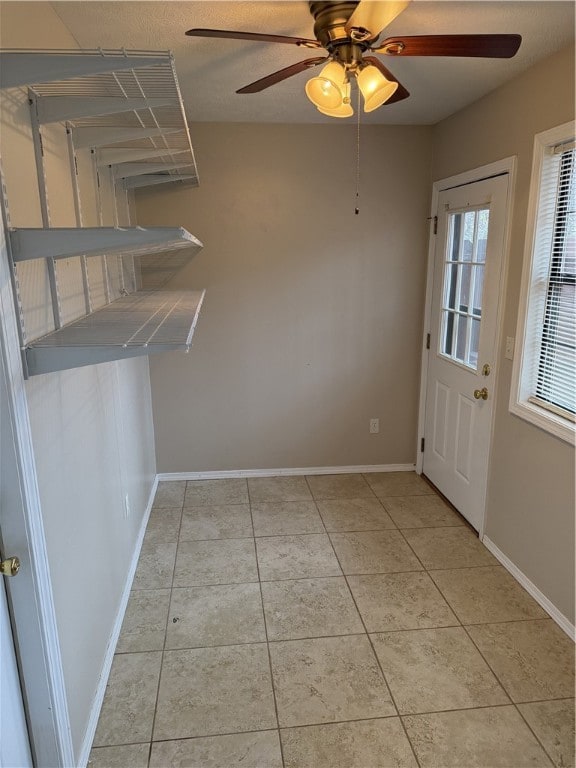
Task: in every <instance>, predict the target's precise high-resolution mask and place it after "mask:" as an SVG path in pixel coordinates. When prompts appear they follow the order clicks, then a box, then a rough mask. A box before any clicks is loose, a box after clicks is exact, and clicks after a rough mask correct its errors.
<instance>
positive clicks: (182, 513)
mask: <svg viewBox="0 0 576 768" xmlns="http://www.w3.org/2000/svg"><path fill="white" fill-rule="evenodd" d="M183 517H184V502H182V508H181V510H180V525H179V526H178V540H177V542H176V552H175V554H174V565H173V567H172V580H171V582H170V599H169V601H168V612H167V614H166V624H165V627H164V642H163V643H162V657H161V659H160V674H159V675H158V685H157V687H156V701H155V703H154V716H153V718H152V728H151V730H150V750H149V752H148V765H150V760H151V759H152V744H153V743H154V728H155V726H156V715H157V713H158V697H159V696H160V684H161V682H162V672H163V670H164V652H165V650H166V638H167V637H168V626H169V622H170V613H171V610H170V608H171V606H172V590H173V588H174V579H175V577H176V560H177V559H178V547H179V545H180V532H181V530H182V518H183Z"/></svg>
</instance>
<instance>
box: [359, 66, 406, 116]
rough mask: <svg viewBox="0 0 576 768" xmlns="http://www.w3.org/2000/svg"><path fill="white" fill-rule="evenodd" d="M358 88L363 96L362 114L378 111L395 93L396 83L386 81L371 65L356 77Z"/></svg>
mask: <svg viewBox="0 0 576 768" xmlns="http://www.w3.org/2000/svg"><path fill="white" fill-rule="evenodd" d="M357 80H358V87H359V88H360V90H361V91H362V96H364V112H372V111H373V110H374V109H378V107H381V106H382V104H384V103H385V102H386V101H388V99H389V98H390V97H391V96H393V95H394V94H395V93H396V89H397V88H398V83H396V82H394V81H390V80H387V79H386V78H385V77H384V75H383V74H382V72H380V70H379V69H377V68H376V67H375V66H373V65H372V64H369V65H368V66H367V67H364V69H362V70H361V71H360V72H359V73H358V75H357Z"/></svg>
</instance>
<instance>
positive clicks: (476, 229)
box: [440, 208, 490, 370]
mask: <svg viewBox="0 0 576 768" xmlns="http://www.w3.org/2000/svg"><path fill="white" fill-rule="evenodd" d="M489 217H490V210H489V209H488V208H477V209H471V210H470V209H468V210H466V211H458V212H454V213H450V214H449V216H448V241H447V245H446V257H445V262H444V285H443V291H442V295H443V302H442V313H441V315H442V316H441V328H440V354H441V355H443V356H444V357H449V358H451V359H452V360H455V361H456V362H458V363H460V364H461V365H465V366H467V367H468V368H472V369H473V370H476V369H477V365H478V345H479V342H480V324H481V320H482V289H483V284H484V265H485V262H486V243H487V241H488V223H489Z"/></svg>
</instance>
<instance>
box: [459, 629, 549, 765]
mask: <svg viewBox="0 0 576 768" xmlns="http://www.w3.org/2000/svg"><path fill="white" fill-rule="evenodd" d="M550 621H552V619H550ZM503 623H506V624H512V623H515V622H503ZM477 626H478V625H477ZM462 629H463V630H464V631H465V632H466V634H467V635H468V637H469V639H470V641H471V643H472V644H473V645H474V647H475V648H476V650H477V651H478V653H479V654H480V656H481V657H482V659H483V660H484V663H485V664H486V666H487V667H488V669H489V670H490V671H491V672H492V674H493V675H494V678H495V679H496V680H497V681H498V685H499V686H500V687H501V688H502V690H503V691H504V693H505V694H506V696H508V698H509V699H510V703H511V705H512V706H513V707H514V709H515V710H516V712H518V714H519V716H520V718H521V719H522V720H523V721H524V723H525V724H526V726H527V728H528V730H529V731H530V732H531V733H532V734H533V736H534V738H535V739H536V741H537V742H538V744H540V746H541V747H542V749H543V751H544V754H545V755H546V756H547V757H548V759H549V760H550V763H551V764H552V765H555V762H554V760H553V759H552V757H551V756H550V755H549V754H548V750H547V749H546V747H545V746H544V744H543V743H542V741H541V740H540V738H539V737H538V734H537V733H536V732H535V731H534V730H533V728H532V726H531V725H530V723H529V722H528V721H527V720H526V718H525V717H524V715H523V714H522V712H521V711H520V709H519V708H518V704H523V703H524V702H518V704H517V702H515V701H514V700H513V699H512V695H511V694H510V693H508V691H507V690H506V687H505V686H504V683H503V682H502V680H500V677H499V676H498V675H497V674H496V672H495V671H494V669H493V668H492V665H491V664H490V663H489V662H488V659H487V658H486V656H485V655H484V653H483V652H482V651H481V650H480V648H479V647H478V645H477V644H476V643H475V642H474V638H473V637H472V635H471V634H470V633H469V632H468V629H467V627H465V626H463V627H462Z"/></svg>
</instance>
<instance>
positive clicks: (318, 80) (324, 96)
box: [306, 61, 346, 109]
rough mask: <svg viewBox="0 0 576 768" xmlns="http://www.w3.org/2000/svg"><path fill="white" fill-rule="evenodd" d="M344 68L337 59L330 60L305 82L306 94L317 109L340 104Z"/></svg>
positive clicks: (331, 107)
mask: <svg viewBox="0 0 576 768" xmlns="http://www.w3.org/2000/svg"><path fill="white" fill-rule="evenodd" d="M345 80H346V70H345V69H344V67H343V66H342V64H338V62H337V61H331V62H330V63H329V64H327V65H326V66H325V67H324V69H323V70H322V71H321V72H320V74H319V75H318V77H313V78H312V79H311V80H308V82H307V83H306V96H308V98H309V99H310V101H311V102H312V104H314V105H315V106H316V107H318V108H319V109H320V108H322V109H337V108H338V107H339V106H340V105H341V104H342V89H343V87H344V84H345Z"/></svg>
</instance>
